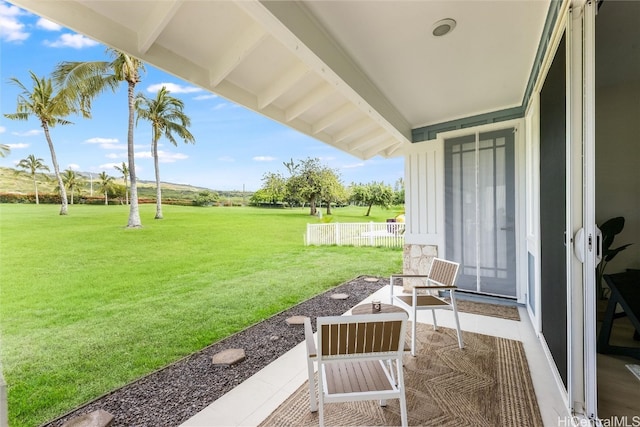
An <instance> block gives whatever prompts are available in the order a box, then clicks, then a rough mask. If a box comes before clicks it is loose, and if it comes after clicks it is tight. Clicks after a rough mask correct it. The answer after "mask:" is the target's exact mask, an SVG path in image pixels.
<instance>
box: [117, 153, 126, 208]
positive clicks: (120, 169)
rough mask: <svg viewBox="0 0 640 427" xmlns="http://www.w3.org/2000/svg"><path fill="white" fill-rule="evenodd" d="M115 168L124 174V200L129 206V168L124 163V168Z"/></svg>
mask: <svg viewBox="0 0 640 427" xmlns="http://www.w3.org/2000/svg"><path fill="white" fill-rule="evenodd" d="M114 168H115V169H116V170H117V171H118V172H120V173H121V174H122V178H123V179H124V200H125V203H126V204H127V205H128V204H129V187H128V185H127V181H128V178H129V168H128V167H127V164H126V163H125V162H122V166H114Z"/></svg>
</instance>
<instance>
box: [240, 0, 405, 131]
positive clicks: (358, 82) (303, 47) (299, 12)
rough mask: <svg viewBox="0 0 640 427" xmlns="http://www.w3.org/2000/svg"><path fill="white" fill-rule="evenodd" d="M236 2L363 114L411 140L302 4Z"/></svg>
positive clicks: (400, 119)
mask: <svg viewBox="0 0 640 427" xmlns="http://www.w3.org/2000/svg"><path fill="white" fill-rule="evenodd" d="M238 3H239V4H241V5H240V7H243V8H244V10H245V11H246V12H247V13H248V14H249V15H251V16H252V17H253V18H254V19H256V20H258V22H261V23H262V24H263V25H265V28H268V30H269V31H270V32H272V34H273V35H274V37H276V38H277V39H278V40H280V42H281V43H283V44H284V45H285V46H286V47H288V48H289V49H290V50H291V51H292V52H294V53H295V54H296V55H297V56H298V57H299V58H300V59H301V60H302V61H304V62H305V63H307V65H308V66H309V67H311V68H312V69H313V70H314V71H316V72H317V73H318V75H320V76H321V77H323V78H324V79H325V80H327V81H328V82H329V84H330V85H332V86H334V87H335V88H336V89H337V90H338V91H339V92H340V93H341V94H343V95H344V96H345V98H347V99H349V100H350V101H351V102H353V103H354V104H355V105H356V106H358V108H359V109H360V110H361V111H362V112H364V113H365V114H368V115H369V116H370V117H371V118H372V119H373V120H374V121H375V122H376V123H379V125H380V126H383V127H385V128H386V129H387V131H388V132H389V133H390V134H392V135H393V136H394V137H395V138H397V139H398V140H405V141H407V142H410V141H411V129H412V126H411V125H410V124H409V122H408V121H407V120H406V119H405V118H404V116H403V115H402V114H401V113H400V112H399V111H398V110H397V109H396V108H395V106H394V105H393V104H392V103H391V102H390V101H389V100H388V99H387V98H386V97H385V96H384V95H383V94H382V92H381V91H380V90H379V89H378V88H377V86H376V85H375V84H374V83H373V82H372V81H371V79H370V78H369V77H368V76H367V75H366V74H365V73H364V72H363V71H362V70H361V69H360V68H359V67H358V66H357V65H356V64H355V63H354V62H353V60H351V59H350V58H349V57H348V55H347V54H346V53H345V52H344V50H343V49H342V48H341V47H340V45H339V44H338V43H337V42H336V41H335V40H334V39H333V38H331V37H330V35H329V33H328V32H327V31H326V30H325V29H324V28H322V26H321V25H320V24H319V22H318V21H317V20H315V18H313V15H312V14H311V12H309V11H308V9H307V8H306V7H305V6H304V4H303V2H301V1H266V0H261V1H251V2H249V1H245V2H238ZM265 10H266V11H267V13H265Z"/></svg>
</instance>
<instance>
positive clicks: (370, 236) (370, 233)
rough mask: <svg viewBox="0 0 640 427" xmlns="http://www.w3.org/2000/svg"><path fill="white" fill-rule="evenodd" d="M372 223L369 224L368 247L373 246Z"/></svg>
mask: <svg viewBox="0 0 640 427" xmlns="http://www.w3.org/2000/svg"><path fill="white" fill-rule="evenodd" d="M373 242H374V238H373V221H370V222H369V246H373Z"/></svg>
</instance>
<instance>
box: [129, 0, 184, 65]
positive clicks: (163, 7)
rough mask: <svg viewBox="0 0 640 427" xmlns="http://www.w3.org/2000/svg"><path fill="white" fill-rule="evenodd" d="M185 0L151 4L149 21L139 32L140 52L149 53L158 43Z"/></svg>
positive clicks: (145, 22)
mask: <svg viewBox="0 0 640 427" xmlns="http://www.w3.org/2000/svg"><path fill="white" fill-rule="evenodd" d="M182 1H183V0H173V1H162V2H154V3H149V4H150V5H151V7H150V11H149V14H148V15H147V19H145V21H144V22H143V23H142V25H141V26H140V30H139V31H138V52H139V53H141V54H144V53H147V51H148V50H149V48H150V47H151V45H152V44H153V43H154V42H155V41H156V39H157V38H158V36H160V33H162V30H164V28H165V27H166V26H167V24H168V23H169V22H171V19H172V18H173V17H174V15H175V14H176V12H177V11H178V9H180V6H181V5H182Z"/></svg>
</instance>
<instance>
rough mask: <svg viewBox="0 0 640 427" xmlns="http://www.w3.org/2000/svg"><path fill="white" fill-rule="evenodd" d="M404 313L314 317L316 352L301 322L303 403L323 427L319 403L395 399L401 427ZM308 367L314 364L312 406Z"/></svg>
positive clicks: (404, 417) (404, 413)
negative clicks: (305, 395)
mask: <svg viewBox="0 0 640 427" xmlns="http://www.w3.org/2000/svg"><path fill="white" fill-rule="evenodd" d="M406 321H407V315H406V313H381V314H366V315H353V316H332V317H318V319H317V322H318V347H317V348H319V349H320V351H317V349H316V343H315V340H314V338H313V331H312V329H311V321H310V320H309V319H306V320H305V325H304V327H305V330H304V332H305V339H306V343H307V356H308V357H307V364H308V370H309V401H310V406H311V411H312V412H315V411H318V412H319V418H320V426H323V425H324V404H325V403H334V402H350V401H361V400H380V405H381V406H386V399H399V400H400V417H401V420H402V425H403V426H406V425H407V422H408V421H407V402H406V397H405V390H404V376H403V372H402V355H403V352H404V336H405V327H406ZM314 362H317V363H318V400H319V405H318V402H316V392H315V379H314V368H313V364H314Z"/></svg>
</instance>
